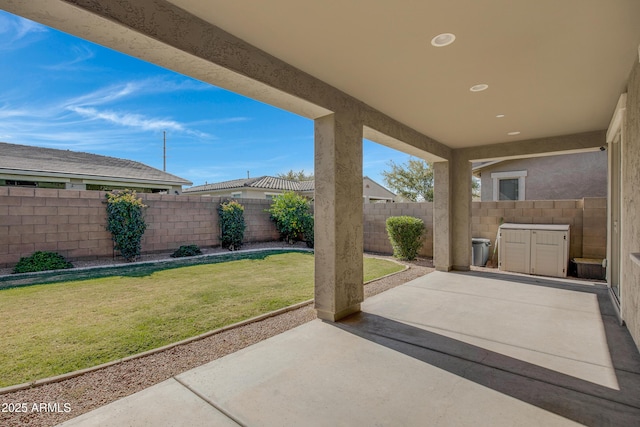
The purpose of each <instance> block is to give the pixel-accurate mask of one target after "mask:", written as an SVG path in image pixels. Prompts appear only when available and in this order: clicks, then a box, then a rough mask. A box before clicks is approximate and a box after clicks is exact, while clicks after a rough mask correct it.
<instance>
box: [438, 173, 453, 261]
mask: <svg viewBox="0 0 640 427" xmlns="http://www.w3.org/2000/svg"><path fill="white" fill-rule="evenodd" d="M449 170H450V168H449V162H436V163H434V164H433V263H434V266H435V267H436V270H439V271H449V270H451V266H452V263H451V229H452V228H451V193H452V192H451V179H449Z"/></svg>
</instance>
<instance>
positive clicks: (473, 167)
mask: <svg viewBox="0 0 640 427" xmlns="http://www.w3.org/2000/svg"><path fill="white" fill-rule="evenodd" d="M504 161H505V160H490V161H487V162H475V163H472V164H471V172H472V173H473V175H476V172H480V171H481V170H482V169H484V168H486V167H489V166H493V165H495V164H496V163H500V162H504Z"/></svg>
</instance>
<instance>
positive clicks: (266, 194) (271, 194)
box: [264, 191, 282, 200]
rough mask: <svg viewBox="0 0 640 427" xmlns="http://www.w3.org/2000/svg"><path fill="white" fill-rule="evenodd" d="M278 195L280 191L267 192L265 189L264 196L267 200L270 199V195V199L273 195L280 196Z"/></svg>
mask: <svg viewBox="0 0 640 427" xmlns="http://www.w3.org/2000/svg"><path fill="white" fill-rule="evenodd" d="M280 195H282V193H268V192H266V191H265V193H264V198H265V199H267V200H270V199H269V196H271V199H273V198H274V197H276V196H280Z"/></svg>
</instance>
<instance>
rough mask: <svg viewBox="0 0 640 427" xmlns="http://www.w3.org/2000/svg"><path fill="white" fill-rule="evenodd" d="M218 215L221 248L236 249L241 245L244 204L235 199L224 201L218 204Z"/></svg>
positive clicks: (243, 227) (243, 226)
mask: <svg viewBox="0 0 640 427" xmlns="http://www.w3.org/2000/svg"><path fill="white" fill-rule="evenodd" d="M218 214H219V215H220V234H221V236H220V241H221V242H222V247H223V248H228V249H229V250H230V251H236V250H238V249H240V248H241V247H242V240H243V239H244V229H245V227H246V225H245V222H244V206H242V205H241V204H240V203H238V202H236V201H235V200H231V201H226V202H223V203H221V204H220V206H218Z"/></svg>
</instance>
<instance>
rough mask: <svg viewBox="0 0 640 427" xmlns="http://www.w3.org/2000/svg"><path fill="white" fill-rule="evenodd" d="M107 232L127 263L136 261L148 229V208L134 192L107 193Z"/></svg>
mask: <svg viewBox="0 0 640 427" xmlns="http://www.w3.org/2000/svg"><path fill="white" fill-rule="evenodd" d="M106 197H107V230H109V231H110V232H111V237H112V239H113V242H114V243H115V248H116V249H117V250H118V251H120V254H121V255H122V257H123V258H124V259H126V260H127V261H134V260H135V259H136V257H138V256H140V252H141V251H142V243H141V242H142V235H143V234H144V232H145V230H146V229H147V224H146V223H145V221H144V217H143V209H144V208H146V206H145V205H144V204H143V203H142V200H141V199H139V198H138V197H137V196H136V192H135V191H133V190H122V191H114V192H112V193H107V195H106Z"/></svg>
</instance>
